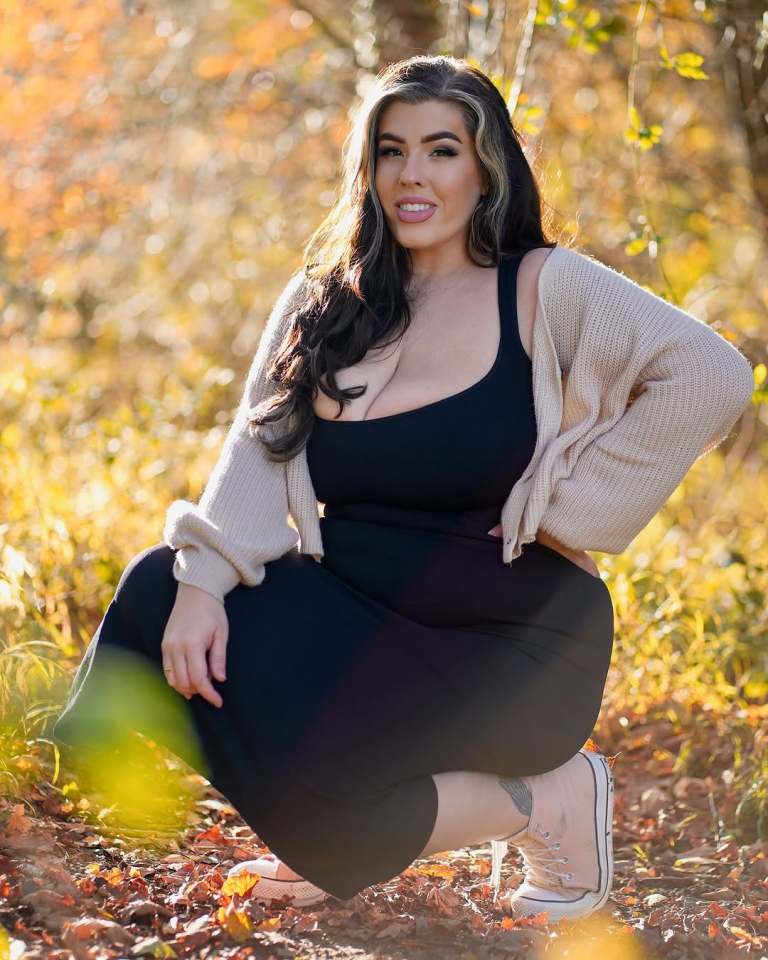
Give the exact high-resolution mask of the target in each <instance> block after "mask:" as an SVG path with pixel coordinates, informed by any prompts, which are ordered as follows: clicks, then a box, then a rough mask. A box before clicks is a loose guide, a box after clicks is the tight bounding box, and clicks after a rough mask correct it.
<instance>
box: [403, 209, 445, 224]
mask: <svg viewBox="0 0 768 960" xmlns="http://www.w3.org/2000/svg"><path fill="white" fill-rule="evenodd" d="M395 209H396V210H397V219H398V220H402V221H403V223H421V221H422V220H429V218H430V217H431V216H432V214H433V213H434V212H435V210H437V207H430V208H429V210H403V209H402V208H401V207H395Z"/></svg>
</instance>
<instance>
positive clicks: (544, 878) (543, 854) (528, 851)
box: [517, 823, 573, 889]
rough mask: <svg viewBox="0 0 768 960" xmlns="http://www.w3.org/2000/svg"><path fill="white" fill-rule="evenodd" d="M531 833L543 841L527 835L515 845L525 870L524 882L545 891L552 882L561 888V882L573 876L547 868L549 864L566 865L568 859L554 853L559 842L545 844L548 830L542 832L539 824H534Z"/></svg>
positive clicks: (557, 848)
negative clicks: (521, 857)
mask: <svg viewBox="0 0 768 960" xmlns="http://www.w3.org/2000/svg"><path fill="white" fill-rule="evenodd" d="M533 832H534V834H536V833H538V834H540V836H541V837H542V838H543V839H541V840H540V839H539V838H538V837H536V836H531V835H530V834H529V836H528V837H526V839H525V840H524V841H518V843H517V846H518V848H519V849H520V852H521V853H522V855H523V863H524V864H525V868H526V869H525V874H526V880H528V882H529V883H532V884H534V885H535V886H537V887H544V888H545V889H546V888H547V887H549V886H551V884H552V881H553V880H555V881H556V882H557V883H558V884H559V885H560V886H562V885H563V880H570V879H572V877H573V874H572V873H566V872H564V871H563V870H562V869H558V868H553V867H551V866H549V864H555V863H560V864H562V863H568V857H561V856H560V855H559V854H555V851H556V850H559V849H560V841H559V840H558V841H556V842H555V843H547V840H549V830H542V828H541V824H539V823H537V824H535V826H534V828H533Z"/></svg>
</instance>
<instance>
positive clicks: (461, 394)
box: [315, 254, 519, 424]
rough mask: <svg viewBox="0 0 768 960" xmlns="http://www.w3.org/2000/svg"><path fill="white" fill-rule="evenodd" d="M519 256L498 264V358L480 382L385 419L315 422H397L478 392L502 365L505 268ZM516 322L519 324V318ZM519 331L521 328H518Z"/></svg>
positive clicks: (325, 419)
mask: <svg viewBox="0 0 768 960" xmlns="http://www.w3.org/2000/svg"><path fill="white" fill-rule="evenodd" d="M515 256H519V254H513V255H512V256H511V257H507V258H502V259H501V260H500V261H499V264H498V273H497V277H496V302H497V304H498V311H499V343H498V346H497V348H496V356H495V357H494V360H493V363H492V364H491V367H490V369H489V370H487V371H486V372H485V373H484V374H483V375H482V377H480V379H479V380H476V381H475V382H474V383H471V384H470V385H469V386H468V387H465V388H464V389H463V390H459V392H458V393H452V394H450V395H449V396H447V397H440V398H439V399H438V400H431V401H430V402H429V403H425V404H422V406H420V407H413V408H412V409H411V410H401V411H400V413H388V414H386V415H385V416H383V417H371V419H365V420H336V419H334V420H331V419H330V418H328V417H319V416H318V415H317V414H315V420H316V421H319V422H320V423H332V424H339V423H344V424H350V423H355V424H360V423H381V422H383V421H386V420H395V419H397V418H399V417H408V416H410V415H411V414H414V413H421V412H422V411H424V410H431V409H432V408H433V407H438V406H440V404H443V403H448V402H449V401H451V400H457V399H458V398H459V397H465V396H466V395H467V394H468V393H471V392H472V391H473V390H477V389H478V388H480V387H482V386H483V384H484V383H485V382H486V381H487V380H489V379H490V378H491V377H492V376H493V374H494V373H495V372H496V370H497V369H498V367H499V365H500V364H501V360H502V355H503V353H504V350H503V347H504V316H503V314H502V309H503V303H502V285H503V279H504V276H503V270H502V268H503V266H504V265H505V263H506V264H509V263H510V262H511V260H512V259H513V257H515ZM516 301H517V290H515V313H517V302H516ZM515 320H516V321H517V322H518V323H519V320H518V319H517V316H516V317H515ZM518 329H519V328H518Z"/></svg>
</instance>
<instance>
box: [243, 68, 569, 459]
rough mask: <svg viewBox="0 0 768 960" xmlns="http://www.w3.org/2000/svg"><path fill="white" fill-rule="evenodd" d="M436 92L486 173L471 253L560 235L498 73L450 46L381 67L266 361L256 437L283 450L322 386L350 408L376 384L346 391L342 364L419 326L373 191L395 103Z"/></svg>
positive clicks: (485, 254)
mask: <svg viewBox="0 0 768 960" xmlns="http://www.w3.org/2000/svg"><path fill="white" fill-rule="evenodd" d="M427 100H437V101H442V102H446V103H453V104H456V106H457V107H459V109H460V110H461V112H462V115H463V120H464V124H465V126H466V128H467V131H468V133H469V134H470V135H471V136H472V137H473V139H474V143H475V150H476V151H477V155H478V158H479V160H480V163H481V165H482V167H483V168H484V170H485V173H486V175H487V178H488V189H487V192H486V194H485V195H484V196H482V197H481V198H480V202H479V203H478V205H477V207H476V208H475V210H474V212H473V214H472V217H471V220H470V223H469V230H468V252H469V255H470V257H471V258H472V260H474V262H475V263H477V264H478V265H479V266H496V265H498V264H499V262H500V260H501V259H502V257H506V256H510V255H512V254H515V253H521V252H526V251H528V250H531V249H533V248H535V247H554V246H556V245H557V241H555V240H547V239H546V238H545V235H544V227H543V224H542V213H541V198H540V194H539V189H538V186H537V184H536V181H535V179H534V175H533V173H532V171H531V168H530V166H529V165H528V161H527V159H526V157H525V155H524V153H523V148H522V146H521V141H520V135H519V134H518V133H517V131H516V130H515V128H514V127H513V125H512V121H511V118H510V116H509V111H508V109H507V105H506V103H505V101H504V97H503V96H502V95H501V93H500V92H499V90H498V89H497V87H496V86H495V84H494V83H493V81H492V80H490V79H489V78H488V77H487V76H486V75H485V74H484V73H483V72H482V71H481V70H479V69H477V68H476V67H474V66H472V65H470V64H468V63H467V62H466V61H465V60H461V59H457V58H455V57H450V56H429V55H419V56H414V57H411V58H409V59H407V60H401V61H399V62H397V63H393V64H390V65H389V66H388V67H386V68H384V69H383V70H382V71H381V72H380V73H379V74H378V75H377V77H376V79H375V81H374V83H373V85H372V87H371V89H370V91H369V92H368V93H367V94H366V95H365V96H364V98H363V99H362V101H361V102H360V104H359V106H358V107H357V108H356V109H355V110H354V111H353V113H352V123H351V128H350V131H349V133H348V135H347V137H346V139H345V141H344V144H343V149H342V182H341V187H340V190H339V196H338V199H337V202H336V204H335V205H334V207H333V209H332V210H331V211H330V213H329V214H328V216H327V217H326V218H325V220H324V221H323V222H322V224H321V225H320V226H319V227H318V229H317V230H316V231H315V232H314V233H313V234H312V236H311V237H310V239H309V241H308V243H307V245H306V247H305V249H304V265H303V268H302V270H301V271H300V272H301V273H302V277H301V283H300V285H299V295H298V298H297V299H296V300H293V298H291V299H292V300H293V309H292V313H291V316H290V317H289V319H288V322H287V326H286V327H285V333H284V335H283V337H282V340H281V342H280V343H279V344H278V345H277V348H276V349H275V351H274V353H273V355H272V358H271V360H270V362H269V365H268V369H267V371H266V375H267V378H268V381H269V382H270V385H274V389H272V390H271V393H270V395H269V396H268V397H267V398H266V399H265V400H262V402H261V403H259V404H258V405H257V406H256V407H254V408H252V409H251V410H250V411H249V414H248V423H249V432H250V434H251V436H253V437H257V438H258V439H259V440H261V441H262V442H263V443H264V445H265V446H266V448H267V450H268V452H269V456H270V458H271V459H272V460H274V461H278V462H281V461H287V460H290V459H292V458H293V457H294V456H296V454H298V453H299V452H300V451H301V450H302V448H303V447H304V445H305V444H306V442H307V440H308V439H309V436H310V434H311V432H312V427H313V424H314V420H315V416H316V414H315V411H314V407H313V399H314V398H315V397H316V396H317V392H316V391H318V390H322V391H323V393H325V394H326V395H327V396H329V397H331V398H332V399H334V400H337V401H338V403H339V414H338V415H341V413H342V411H343V405H344V402H345V401H348V400H352V399H355V398H357V397H359V396H360V395H361V394H363V393H364V392H365V390H366V389H367V385H366V384H359V385H356V386H352V387H347V388H346V389H343V390H342V389H340V388H339V386H338V384H337V382H336V373H337V371H339V370H342V369H344V368H346V367H349V366H352V365H353V364H355V363H358V362H359V361H361V360H362V359H363V358H364V357H365V355H366V354H367V353H368V351H369V350H370V349H371V348H372V347H373V346H376V347H380V346H389V344H391V343H394V342H396V340H397V339H398V338H399V337H400V336H402V334H403V333H405V331H406V330H407V329H408V326H409V325H410V322H411V309H410V308H411V302H410V300H409V297H408V294H407V291H408V289H409V281H410V279H411V276H412V258H411V253H410V251H409V250H408V248H407V247H404V246H403V245H402V244H400V243H399V242H398V241H397V240H396V239H395V237H394V236H393V234H392V232H391V230H390V228H389V226H388V224H387V222H386V220H385V217H384V211H383V209H382V206H381V203H380V200H379V197H378V194H377V192H376V188H375V179H374V177H375V170H376V153H377V151H376V143H377V137H378V133H379V119H380V117H381V114H382V112H383V110H384V109H385V107H386V106H387V105H388V104H390V103H391V102H392V101H402V102H405V103H411V104H418V103H423V102H424V101H427ZM388 338H389V339H388ZM323 375H324V376H325V380H326V382H325V383H323V382H322V380H321V377H322V376H323ZM267 425H271V426H272V430H270V431H269V434H270V435H267V430H266V429H265V428H266V427H267Z"/></svg>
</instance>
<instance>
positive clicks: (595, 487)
mask: <svg viewBox="0 0 768 960" xmlns="http://www.w3.org/2000/svg"><path fill="white" fill-rule="evenodd" d="M570 259H571V264H570V269H569V271H566V272H567V273H569V276H568V277H567V291H568V292H567V293H566V290H565V288H564V289H563V290H562V291H561V295H560V298H559V299H560V301H561V309H564V310H571V311H573V314H572V317H573V316H575V317H576V321H577V327H578V337H577V338H576V347H575V353H574V355H573V356H572V357H569V358H567V359H566V361H565V362H566V363H567V364H568V365H569V366H570V370H569V372H568V373H569V375H568V385H567V387H566V391H565V398H564V414H563V424H564V430H566V431H567V430H568V429H569V428H570V427H571V426H573V425H574V424H575V423H576V422H577V421H578V420H579V419H580V418H583V417H584V416H587V417H588V418H589V417H592V419H593V422H592V424H591V426H590V427H589V429H587V430H586V431H584V430H583V426H582V427H581V428H579V427H578V426H575V427H574V431H575V433H576V434H577V439H576V441H575V443H574V444H573V445H572V447H571V448H570V449H567V450H566V453H565V456H564V463H563V465H562V467H561V470H560V471H559V472H560V474H561V475H560V476H559V478H558V479H557V480H556V481H555V483H554V485H553V489H552V491H551V494H550V497H549V499H548V501H547V505H546V508H545V510H544V512H543V514H542V517H541V521H540V522H539V525H538V528H539V529H541V530H543V531H544V532H545V533H548V534H550V536H553V537H555V538H556V539H557V540H559V541H560V542H562V543H564V544H565V545H566V546H569V547H571V548H573V549H576V550H599V551H603V552H606V553H621V552H622V551H623V550H625V549H626V548H627V546H628V545H629V544H630V543H631V541H632V540H633V539H634V538H635V537H636V536H637V534H638V533H639V532H640V531H641V530H642V529H643V528H644V527H645V526H646V525H647V524H648V522H649V521H650V520H651V519H652V518H653V517H654V516H655V515H656V513H658V511H659V510H660V509H661V507H662V506H663V505H664V504H665V503H666V501H667V500H668V499H669V497H670V496H671V495H672V493H673V492H674V491H675V489H676V487H677V486H678V485H679V483H680V482H681V481H682V479H683V477H684V476H685V474H686V473H687V472H688V470H689V469H690V468H691V466H692V465H693V464H694V463H695V462H696V460H698V459H699V458H701V457H702V456H704V455H705V454H706V453H708V452H709V451H711V450H713V449H714V448H715V447H716V446H717V445H718V444H719V443H720V442H721V441H722V440H723V439H724V438H725V437H726V436H727V435H728V433H729V432H730V430H731V429H732V427H733V426H734V424H735V423H736V421H737V420H738V418H739V416H740V415H741V414H742V413H743V411H744V410H745V408H746V407H747V406H748V404H749V403H750V400H751V397H752V392H753V389H754V376H753V373H752V368H751V366H750V364H749V361H748V360H747V359H746V357H745V356H744V355H743V354H741V353H740V352H739V351H738V350H737V349H736V348H735V347H733V346H732V345H731V344H730V343H729V342H728V341H727V340H726V339H725V338H724V337H721V336H720V335H719V334H718V333H716V332H715V331H714V330H712V329H711V328H710V327H709V326H707V324H705V323H704V322H703V321H701V320H699V319H697V318H696V317H694V316H692V315H691V314H689V313H687V312H685V311H684V310H681V309H679V308H677V307H675V306H673V305H672V304H670V303H668V302H667V301H666V300H664V299H662V298H661V297H658V296H657V295H656V294H653V293H651V292H649V291H647V290H645V289H644V288H642V287H640V286H639V284H637V283H635V282H634V281H633V280H631V279H629V278H628V277H626V276H624V275H623V274H621V273H619V272H618V271H616V270H613V269H612V268H611V267H608V266H606V265H604V264H601V263H600V262H599V261H596V260H593V259H591V258H589V257H586V256H583V255H581V254H571V256H570ZM630 393H635V394H636V396H635V397H634V399H633V400H632V402H631V403H630V404H629V405H627V401H628V399H629V396H630ZM600 412H606V413H607V416H605V417H603V418H600V417H599V413H600Z"/></svg>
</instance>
